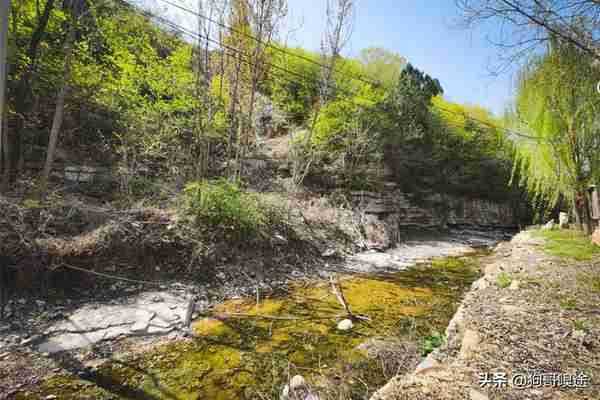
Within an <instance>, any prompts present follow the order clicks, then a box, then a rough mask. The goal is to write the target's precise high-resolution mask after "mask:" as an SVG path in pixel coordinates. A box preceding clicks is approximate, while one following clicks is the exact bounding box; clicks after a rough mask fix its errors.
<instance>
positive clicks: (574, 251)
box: [534, 229, 600, 261]
mask: <svg viewBox="0 0 600 400" xmlns="http://www.w3.org/2000/svg"><path fill="white" fill-rule="evenodd" d="M534 235H535V236H537V237H541V238H544V239H546V242H545V244H544V250H545V251H547V252H548V253H550V254H552V255H555V256H559V257H564V258H570V259H574V260H577V261H587V260H591V259H593V258H594V257H598V256H599V255H600V247H598V246H595V245H594V244H592V242H591V241H590V238H589V237H587V236H586V235H584V234H583V233H582V232H579V231H575V230H568V229H561V230H552V231H550V230H538V231H535V232H534Z"/></svg>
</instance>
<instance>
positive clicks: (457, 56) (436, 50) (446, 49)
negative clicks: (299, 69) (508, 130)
mask: <svg viewBox="0 0 600 400" xmlns="http://www.w3.org/2000/svg"><path fill="white" fill-rule="evenodd" d="M288 2H289V14H290V15H289V16H288V25H289V26H290V27H296V28H298V26H300V27H299V30H297V31H295V32H293V33H291V34H290V37H289V38H288V44H289V45H293V46H301V47H304V48H308V49H310V50H318V48H319V44H320V40H321V35H322V32H323V30H324V27H325V4H326V0H288ZM458 13H459V12H458V10H457V8H456V6H455V4H454V1H453V0H357V1H356V12H355V14H356V15H355V24H354V32H353V34H352V38H351V41H350V44H349V45H348V47H347V48H346V50H345V55H347V56H356V55H357V54H358V53H359V52H360V50H361V49H363V48H366V47H384V48H386V49H388V50H391V51H394V52H396V53H399V54H400V55H402V56H404V57H405V58H407V59H408V61H409V62H411V63H412V64H413V65H415V66H416V67H418V68H419V69H421V70H424V71H425V72H427V73H428V74H430V75H431V76H433V77H434V78H438V79H439V80H440V82H441V83H442V86H443V88H444V90H445V96H446V98H448V99H449V100H451V101H456V102H459V103H468V104H478V105H480V106H483V107H485V108H488V109H490V110H492V111H494V112H495V113H497V114H499V113H502V111H503V110H504V108H505V105H506V104H507V102H509V101H510V99H511V93H512V88H513V84H512V80H513V73H511V72H510V71H508V72H505V73H503V74H501V75H499V76H496V77H493V76H491V74H490V72H489V68H488V67H489V66H490V65H496V64H497V63H496V60H497V55H498V49H497V48H495V47H494V46H493V45H492V44H490V42H489V41H488V40H487V38H486V36H487V34H488V32H487V31H486V29H484V28H479V29H477V30H464V29H459V28H458V27H457V24H456V22H457V18H458V16H459V14H458ZM283 38H285V35H282V39H283Z"/></svg>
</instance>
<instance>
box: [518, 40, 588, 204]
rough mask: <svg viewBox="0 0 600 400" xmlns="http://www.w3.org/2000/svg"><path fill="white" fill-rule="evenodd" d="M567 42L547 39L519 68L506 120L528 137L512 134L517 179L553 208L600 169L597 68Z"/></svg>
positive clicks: (571, 196)
mask: <svg viewBox="0 0 600 400" xmlns="http://www.w3.org/2000/svg"><path fill="white" fill-rule="evenodd" d="M594 64H595V60H594V58H593V57H592V56H590V55H589V54H587V53H585V52H583V51H581V50H580V49H578V48H577V47H575V46H574V45H572V44H570V43H565V42H561V41H552V43H551V45H550V47H549V49H548V51H547V52H546V53H545V54H543V55H540V56H537V57H535V58H533V60H531V62H530V63H529V64H528V65H527V66H526V67H525V68H524V69H523V71H522V72H521V76H520V80H519V85H518V94H517V99H516V103H515V107H514V110H512V111H511V112H509V113H508V115H507V120H508V121H510V122H511V123H512V124H513V126H515V127H516V128H518V129H519V130H520V131H522V132H527V133H529V135H530V136H531V137H533V138H534V139H530V138H523V137H515V138H513V139H514V141H515V143H516V150H517V151H516V158H515V170H516V171H519V172H520V173H521V179H520V183H521V185H523V186H524V187H526V188H527V189H528V190H529V191H530V192H531V193H533V194H534V195H536V196H537V197H539V198H541V199H543V200H545V201H546V204H547V206H548V207H552V206H554V205H555V204H556V203H557V202H558V201H560V199H561V198H564V199H566V200H568V201H569V202H570V203H572V202H573V201H574V200H575V199H576V197H577V196H580V195H581V194H582V193H583V191H584V190H585V189H586V187H587V185H588V184H589V183H590V182H591V181H592V179H593V177H594V175H597V174H598V171H599V170H600V141H599V140H598V138H599V137H600V131H599V130H598V107H599V106H600V96H598V93H597V92H596V83H597V82H598V80H600V71H599V70H598V69H597V68H596V67H595V66H594Z"/></svg>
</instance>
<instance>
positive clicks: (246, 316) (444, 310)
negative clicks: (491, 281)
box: [31, 258, 478, 400]
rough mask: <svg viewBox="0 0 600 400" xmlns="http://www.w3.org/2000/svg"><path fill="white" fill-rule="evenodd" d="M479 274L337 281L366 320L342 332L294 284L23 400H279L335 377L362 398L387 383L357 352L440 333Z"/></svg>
mask: <svg viewBox="0 0 600 400" xmlns="http://www.w3.org/2000/svg"><path fill="white" fill-rule="evenodd" d="M477 276H478V271H477V268H475V262H474V261H472V260H470V259H463V258H453V259H448V260H445V261H436V262H433V263H431V264H423V265H419V266H417V267H415V268H412V269H410V270H407V271H403V272H400V273H397V274H387V275H380V276H379V275H378V276H374V275H371V276H354V277H340V280H339V282H340V286H341V288H342V290H343V293H344V296H345V298H346V300H347V302H348V304H349V306H350V309H351V311H352V312H353V313H354V314H355V315H361V316H364V317H367V318H368V321H364V320H355V321H354V327H353V329H352V330H350V331H339V330H338V329H337V323H338V322H339V321H340V320H341V319H343V318H347V315H346V314H345V311H344V310H343V308H342V306H341V305H340V304H339V302H338V300H337V298H336V296H335V295H333V294H332V293H331V289H330V286H329V283H328V282H321V283H315V284H313V285H310V286H308V287H307V286H300V285H297V286H295V287H292V292H291V294H290V295H287V296H285V297H274V298H265V299H262V300H261V301H260V302H259V304H258V305H257V304H256V301H255V300H254V299H238V300H232V301H227V302H224V303H222V304H220V305H218V306H216V307H215V308H214V310H213V311H214V312H213V315H212V316H209V317H206V318H203V319H201V320H198V321H196V322H194V323H193V325H192V328H193V331H194V332H195V337H194V339H193V340H192V341H189V342H181V341H179V342H174V343H170V344H168V345H163V346H160V347H157V348H155V349H154V350H153V351H152V352H149V353H144V354H142V355H141V356H136V357H133V358H131V359H129V360H126V361H111V362H109V363H107V364H106V365H104V366H103V367H101V368H100V369H99V371H98V372H97V374H96V376H95V380H94V379H91V380H89V381H86V382H88V385H89V386H88V387H83V386H80V384H79V383H78V382H80V380H79V379H78V378H76V377H74V376H69V375H67V376H65V377H63V378H61V379H62V380H61V382H60V384H58V383H57V382H55V381H52V380H51V379H48V380H46V381H44V385H43V390H41V391H40V392H39V393H38V394H39V396H38V397H31V398H32V399H40V398H43V396H44V395H47V394H53V392H52V390H55V389H56V388H60V389H61V392H60V395H61V396H60V398H66V399H70V398H73V399H75V398H77V399H79V398H84V397H81V396H83V395H84V394H85V393H87V392H86V391H92V390H96V391H98V395H97V396H96V397H94V398H98V399H101V400H104V399H112V398H114V399H127V398H152V399H183V400H196V399H206V400H221V399H223V400H225V399H241V400H244V399H256V398H277V397H278V396H279V393H280V391H281V387H282V386H283V385H284V384H285V381H286V379H287V377H288V376H290V375H295V374H301V375H303V376H304V377H305V378H306V379H307V380H308V381H309V382H311V383H313V384H317V385H319V384H321V383H322V382H328V385H330V386H331V387H334V388H335V387H337V386H339V382H338V383H336V382H337V381H335V379H338V378H340V377H341V379H342V382H344V385H345V386H344V391H345V393H346V394H348V395H349V396H354V397H356V398H363V397H364V396H365V393H364V390H365V389H364V388H365V386H364V383H366V384H367V385H368V386H369V387H370V388H375V387H377V386H379V385H381V384H383V383H384V382H385V380H386V377H385V376H384V374H383V371H382V370H381V366H379V365H378V364H377V362H375V361H374V360H369V359H367V358H366V357H365V355H364V354H362V353H361V352H359V351H358V350H357V349H356V347H357V346H358V345H359V344H361V343H363V342H364V341H366V340H368V339H369V338H371V337H381V336H383V337H386V336H396V337H402V336H407V337H409V338H410V339H412V340H415V341H417V342H422V341H423V338H424V337H425V336H427V335H432V332H435V331H442V330H443V329H444V328H445V326H446V325H447V323H448V321H449V319H450V318H451V316H452V315H453V313H454V311H455V309H456V307H457V305H458V301H459V299H460V296H461V294H462V293H463V291H464V290H465V289H466V288H468V286H469V285H470V284H471V283H472V282H473V281H474V280H475V279H476V278H477ZM407 321H409V323H408V324H407V323H406V322H407ZM102 382H103V383H104V386H102V385H100V384H99V383H102ZM320 382H321V383H320ZM323 390H326V389H323ZM90 393H92V392H90ZM259 393H260V394H259ZM353 393H354V394H353ZM107 396H113V397H107ZM136 396H137V397H136ZM140 396H142V397H140ZM143 396H146V397H143ZM349 398H353V397H349Z"/></svg>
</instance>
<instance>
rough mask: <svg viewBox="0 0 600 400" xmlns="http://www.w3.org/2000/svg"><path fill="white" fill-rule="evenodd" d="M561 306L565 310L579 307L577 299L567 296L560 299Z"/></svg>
mask: <svg viewBox="0 0 600 400" xmlns="http://www.w3.org/2000/svg"><path fill="white" fill-rule="evenodd" d="M560 308H562V309H563V310H568V311H570V310H574V309H575V308H577V300H575V299H574V298H572V297H565V298H563V299H562V300H561V301H560Z"/></svg>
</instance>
